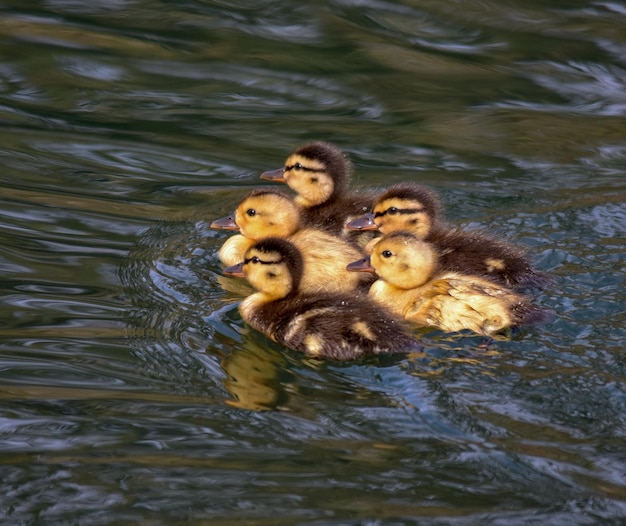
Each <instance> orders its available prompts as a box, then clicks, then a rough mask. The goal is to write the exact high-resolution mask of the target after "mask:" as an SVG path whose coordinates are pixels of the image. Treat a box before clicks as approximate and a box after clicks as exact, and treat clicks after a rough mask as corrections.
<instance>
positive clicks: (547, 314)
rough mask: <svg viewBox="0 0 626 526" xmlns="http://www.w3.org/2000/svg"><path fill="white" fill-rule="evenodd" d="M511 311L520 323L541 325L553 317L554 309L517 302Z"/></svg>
mask: <svg viewBox="0 0 626 526" xmlns="http://www.w3.org/2000/svg"><path fill="white" fill-rule="evenodd" d="M513 312H514V314H515V317H516V318H517V323H518V324H520V325H542V324H544V323H549V322H550V321H552V320H553V319H554V311H552V310H550V309H544V308H541V307H537V306H535V305H530V304H528V303H518V304H517V305H515V307H513Z"/></svg>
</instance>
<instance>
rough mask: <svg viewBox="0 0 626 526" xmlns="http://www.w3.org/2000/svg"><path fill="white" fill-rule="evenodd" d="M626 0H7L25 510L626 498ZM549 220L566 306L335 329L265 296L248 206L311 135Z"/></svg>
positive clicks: (7, 384) (11, 222)
mask: <svg viewBox="0 0 626 526" xmlns="http://www.w3.org/2000/svg"><path fill="white" fill-rule="evenodd" d="M625 14H626V7H625V6H624V4H623V3H621V2H602V1H596V2H589V1H578V2H575V1H571V2H552V3H543V2H530V3H529V2H521V1H519V0H510V1H508V2H505V3H503V2H479V3H477V2H468V1H461V2H454V3H450V2H429V1H420V2H418V1H405V2H391V1H387V2H385V1H380V2H367V1H362V2H355V1H331V2H328V3H325V4H323V5H319V4H306V3H305V4H301V3H298V2H286V3H285V2H280V3H279V2H271V1H266V2H261V3H259V2H244V1H242V2H228V3H226V2H224V3H221V2H202V1H199V0H189V1H186V2H158V1H156V0H143V1H139V0H136V1H132V0H116V1H109V2H95V3H94V2H78V1H71V0H48V1H41V2H17V1H9V2H5V3H4V4H3V5H2V17H0V35H1V36H2V40H1V43H0V49H1V50H2V54H1V55H0V119H1V122H2V127H1V128H0V135H1V141H0V145H1V146H0V157H1V159H2V166H3V170H2V172H1V173H0V180H1V186H0V200H1V206H0V236H1V238H0V239H1V240H2V243H1V246H2V252H0V267H1V269H2V276H3V280H2V283H1V294H2V302H1V303H0V308H1V309H2V318H1V319H2V325H1V326H0V399H1V402H0V436H1V437H2V439H1V440H0V495H2V498H1V499H0V516H1V517H2V519H3V520H2V522H3V523H7V524H194V525H195V524H205V523H211V524H234V523H237V524H239V523H247V524H272V525H274V524H307V525H321V524H333V525H347V524H416V523H419V524H433V525H444V524H445V525H455V524H464V525H465V524H494V525H499V524H507V525H510V524H568V525H570V524H585V525H586V524H622V523H623V522H624V520H626V453H625V451H626V448H625V447H624V443H625V441H624V438H625V435H626V419H625V416H624V415H625V414H626V388H625V384H624V378H625V376H626V374H625V371H624V368H625V361H626V360H625V358H624V356H625V355H624V343H623V342H624V341H625V340H626V328H625V321H626V294H625V293H624V289H625V287H624V285H625V284H626V283H625V282H626V272H625V269H624V255H625V253H626V250H625V249H624V246H625V240H626V198H625V197H626V191H625V190H626V178H625V177H624V176H625V174H626V139H625V134H624V132H625V130H626V119H625V117H626V95H625V93H626V89H625V88H626V60H625V59H624V57H626V17H625V16H624V15H625ZM312 139H324V140H329V141H332V142H334V143H336V144H337V145H338V146H340V147H341V148H342V149H344V150H345V151H346V152H347V153H348V154H349V155H350V157H351V159H352V160H353V162H354V164H355V167H356V180H355V184H356V185H360V186H380V187H384V186H386V185H388V184H391V183H393V182H397V181H402V180H418V181H421V182H423V183H425V184H428V185H431V186H432V187H434V188H435V189H436V190H437V191H438V192H440V194H441V195H442V198H443V199H444V202H445V204H446V213H447V216H448V217H449V219H450V220H451V221H452V222H455V223H457V224H459V225H464V226H470V227H476V226H479V227H484V228H488V229H490V230H492V231H494V232H496V233H498V234H502V235H505V236H507V237H510V238H513V239H515V240H517V241H519V242H520V243H524V244H526V245H527V246H529V247H530V250H531V254H532V255H533V259H534V261H535V263H536V265H537V266H538V267H539V268H540V269H542V270H545V271H550V272H552V273H553V274H554V276H555V278H556V283H555V285H554V286H553V287H551V288H549V289H547V290H545V291H544V292H542V293H541V294H539V295H538V296H537V298H536V300H537V302H538V303H539V304H541V305H543V306H545V307H547V308H551V309H553V310H554V311H555V312H556V317H555V320H554V321H553V322H552V323H550V324H548V325H546V326H541V327H532V328H525V329H523V330H522V331H520V333H519V334H517V335H515V336H514V338H513V339H511V340H509V341H497V342H494V343H493V344H491V345H489V346H488V347H486V348H485V347H484V345H482V344H483V343H484V342H483V340H482V339H481V338H474V337H458V336H455V335H454V336H452V335H445V334H439V333H434V334H431V335H430V337H431V340H430V341H431V343H432V344H431V345H429V346H428V348H427V349H426V352H425V353H423V354H420V355H411V356H408V357H401V358H399V359H388V360H380V361H374V362H366V363H353V364H333V363H319V362H315V361H309V360H306V359H305V358H303V357H302V356H300V355H298V354H296V353H294V352H290V351H287V350H285V349H283V348H281V347H280V346H277V345H275V344H273V343H271V342H268V340H267V339H266V338H264V337H263V336H261V335H259V334H257V333H255V332H254V331H252V330H251V329H249V328H247V327H245V326H244V325H243V324H242V322H241V319H240V318H239V315H238V313H237V310H236V306H237V302H238V301H239V300H240V298H241V297H242V294H245V293H246V290H247V289H246V288H245V286H244V285H242V284H240V283H237V282H236V281H235V280H233V279H230V278H225V277H223V276H221V272H220V270H221V267H220V264H219V262H218V260H217V257H216V251H217V249H218V247H219V246H220V245H221V243H222V242H223V240H224V238H225V236H226V235H227V234H226V233H224V232H216V231H213V230H211V229H210V228H209V224H210V222H211V221H212V220H213V219H215V218H217V217H221V216H223V215H226V214H227V213H229V212H231V211H232V209H233V207H234V205H235V204H236V202H237V201H238V199H239V198H240V197H241V196H242V195H243V194H244V193H245V192H246V191H247V190H248V189H250V188H253V187H256V186H257V185H260V184H268V183H266V182H263V181H261V180H260V179H259V178H258V175H259V174H260V172H261V171H263V170H266V169H271V168H276V167H278V166H280V165H281V164H282V162H283V161H284V159H285V157H286V155H287V154H288V153H289V152H290V151H291V150H292V149H294V148H295V147H297V146H298V145H300V144H303V143H305V142H306V141H309V140H312Z"/></svg>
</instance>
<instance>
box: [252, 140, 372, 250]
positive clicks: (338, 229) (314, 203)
mask: <svg viewBox="0 0 626 526" xmlns="http://www.w3.org/2000/svg"><path fill="white" fill-rule="evenodd" d="M351 177H352V163H351V162H350V160H349V159H348V158H347V157H346V156H345V155H344V153H343V152H342V151H341V150H340V149H339V148H337V147H336V146H335V145H333V144H330V143H328V142H324V141H314V142H311V143H308V144H305V145H303V146H300V147H299V148H297V149H296V150H295V151H294V152H293V153H291V155H289V157H288V158H287V160H286V161H285V165H284V166H283V167H282V168H279V169H277V170H271V171H267V172H263V173H262V174H261V178H262V179H266V180H270V181H275V182H282V183H287V185H288V186H289V187H290V188H291V189H292V190H293V191H294V192H295V193H296V197H295V200H296V203H297V204H298V205H299V206H301V207H302V219H303V222H304V224H305V225H306V226H311V227H315V228H320V229H322V230H325V231H327V232H329V233H331V234H334V235H343V236H344V237H348V239H349V240H350V241H351V242H353V243H355V244H357V245H363V244H364V243H365V242H366V241H368V240H369V239H371V237H372V236H371V235H368V236H367V237H366V238H365V241H363V236H362V235H361V236H359V235H355V233H354V232H353V233H352V234H350V233H349V232H346V231H345V230H344V227H345V225H346V223H347V222H348V221H350V220H351V219H354V218H356V217H359V216H361V215H363V214H365V213H367V212H368V211H369V210H371V208H372V205H373V202H374V198H375V196H376V193H375V192H373V191H361V192H355V191H352V190H350V180H351Z"/></svg>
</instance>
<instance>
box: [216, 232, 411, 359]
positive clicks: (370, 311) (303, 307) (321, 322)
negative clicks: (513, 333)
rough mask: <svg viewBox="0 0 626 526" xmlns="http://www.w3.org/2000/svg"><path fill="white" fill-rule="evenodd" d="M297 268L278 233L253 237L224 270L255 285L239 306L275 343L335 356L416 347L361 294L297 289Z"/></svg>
mask: <svg viewBox="0 0 626 526" xmlns="http://www.w3.org/2000/svg"><path fill="white" fill-rule="evenodd" d="M302 272H303V258H302V255H301V253H300V251H299V250H298V249H297V248H296V247H295V246H294V245H293V244H292V243H290V242H288V241H286V240H284V239H279V238H265V239H262V240H260V241H257V242H256V243H255V244H254V245H252V246H251V247H250V248H249V249H248V251H247V252H246V256H245V260H244V261H243V263H240V264H238V265H234V266H231V267H228V268H226V269H225V270H224V273H225V274H227V275H231V276H238V277H245V278H246V279H247V280H248V282H249V283H250V284H251V285H252V286H253V287H254V288H255V289H256V290H257V292H256V293H254V294H252V295H251V296H249V297H248V298H246V299H245V300H244V301H243V302H242V303H241V305H240V306H239V312H240V313H241V317H242V318H243V319H244V321H245V322H246V323H248V324H249V325H251V326H252V327H254V328H255V329H257V330H258V331H259V332H262V333H263V334H265V335H266V336H268V337H269V338H271V339H272V340H274V341H276V342H277V343H280V344H281V345H284V346H286V347H289V348H291V349H294V350H297V351H302V352H304V353H306V354H307V355H309V356H312V357H318V358H331V359H335V360H351V359H355V358H361V357H365V356H371V355H378V354H382V353H397V352H409V351H416V350H421V346H420V345H419V344H418V342H417V341H416V340H415V339H413V338H412V337H411V336H410V335H409V333H408V332H407V329H406V328H405V326H404V323H403V321H402V319H401V318H396V317H395V316H394V315H392V314H391V313H389V312H387V310H386V309H385V308H384V307H383V306H380V305H377V304H376V303H375V302H374V301H372V300H371V299H370V298H368V297H367V296H366V295H359V294H356V295H355V294H350V295H348V294H341V293H313V294H311V293H304V292H302V291H301V290H300V289H299V285H300V280H301V277H302Z"/></svg>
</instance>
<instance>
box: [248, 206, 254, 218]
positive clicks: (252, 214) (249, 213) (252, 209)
mask: <svg viewBox="0 0 626 526" xmlns="http://www.w3.org/2000/svg"><path fill="white" fill-rule="evenodd" d="M246 214H248V215H249V216H250V217H252V216H255V215H256V210H255V209H254V208H248V210H246Z"/></svg>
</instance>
